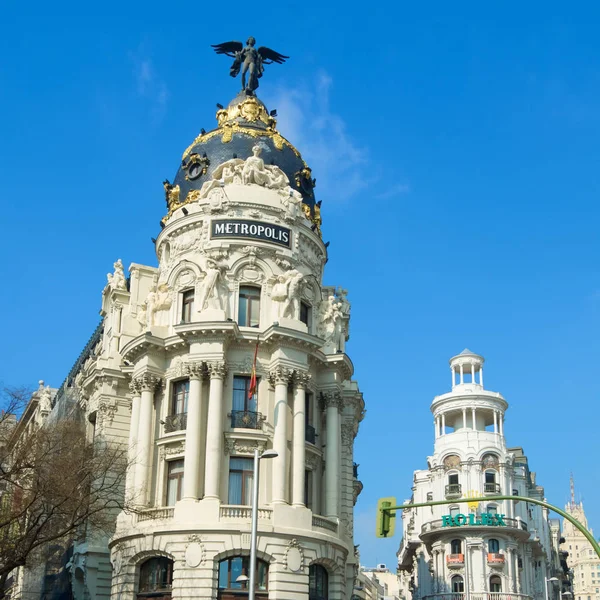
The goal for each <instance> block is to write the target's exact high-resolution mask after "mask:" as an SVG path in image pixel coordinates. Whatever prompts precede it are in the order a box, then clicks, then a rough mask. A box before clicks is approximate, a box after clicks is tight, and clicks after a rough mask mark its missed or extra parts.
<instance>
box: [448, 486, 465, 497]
mask: <svg viewBox="0 0 600 600" xmlns="http://www.w3.org/2000/svg"><path fill="white" fill-rule="evenodd" d="M461 496H462V485H460V483H449V484H448V485H447V486H446V498H460V497H461Z"/></svg>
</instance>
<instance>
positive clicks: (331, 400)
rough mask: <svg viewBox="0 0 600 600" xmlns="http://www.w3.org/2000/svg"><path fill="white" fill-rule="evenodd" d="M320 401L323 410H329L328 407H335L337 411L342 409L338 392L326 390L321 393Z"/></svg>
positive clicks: (341, 401)
mask: <svg viewBox="0 0 600 600" xmlns="http://www.w3.org/2000/svg"><path fill="white" fill-rule="evenodd" d="M321 401H322V403H323V407H324V408H329V407H330V406H335V407H337V409H338V410H342V409H343V408H344V400H343V398H342V395H341V394H340V393H339V392H338V391H331V390H328V391H325V392H321Z"/></svg>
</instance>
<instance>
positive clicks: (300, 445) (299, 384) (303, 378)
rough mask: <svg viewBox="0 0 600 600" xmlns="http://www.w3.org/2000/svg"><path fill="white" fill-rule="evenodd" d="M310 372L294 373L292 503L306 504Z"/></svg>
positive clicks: (297, 504)
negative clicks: (307, 386) (307, 398)
mask: <svg viewBox="0 0 600 600" xmlns="http://www.w3.org/2000/svg"><path fill="white" fill-rule="evenodd" d="M309 380H310V375H309V374H308V373H303V372H298V371H296V372H295V373H294V421H293V422H294V442H293V453H292V503H293V504H294V505H295V506H304V479H305V469H306V466H305V462H306V431H305V430H306V414H305V411H306V385H307V384H308V382H309Z"/></svg>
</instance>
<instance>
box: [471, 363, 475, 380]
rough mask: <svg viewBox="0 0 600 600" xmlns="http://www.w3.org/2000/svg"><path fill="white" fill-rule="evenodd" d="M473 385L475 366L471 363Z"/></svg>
mask: <svg viewBox="0 0 600 600" xmlns="http://www.w3.org/2000/svg"><path fill="white" fill-rule="evenodd" d="M471 383H473V384H475V365H474V364H473V363H471Z"/></svg>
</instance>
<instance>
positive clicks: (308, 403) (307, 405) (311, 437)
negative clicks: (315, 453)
mask: <svg viewBox="0 0 600 600" xmlns="http://www.w3.org/2000/svg"><path fill="white" fill-rule="evenodd" d="M312 399H313V397H312V394H311V393H310V392H304V426H305V429H304V439H305V440H306V441H307V442H310V443H311V444H316V443H317V434H316V432H315V428H314V426H313V401H312Z"/></svg>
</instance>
